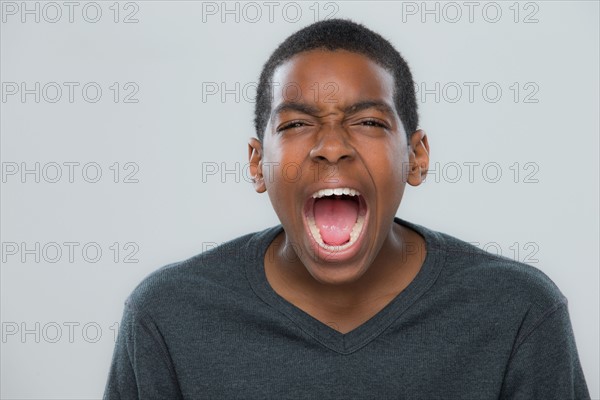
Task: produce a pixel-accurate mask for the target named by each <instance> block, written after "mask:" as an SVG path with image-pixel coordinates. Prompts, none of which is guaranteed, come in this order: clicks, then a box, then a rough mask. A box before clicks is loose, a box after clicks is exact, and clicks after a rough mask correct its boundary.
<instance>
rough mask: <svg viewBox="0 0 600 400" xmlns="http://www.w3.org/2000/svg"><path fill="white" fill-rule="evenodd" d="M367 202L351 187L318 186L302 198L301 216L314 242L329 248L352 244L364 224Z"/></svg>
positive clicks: (348, 246)
mask: <svg viewBox="0 0 600 400" xmlns="http://www.w3.org/2000/svg"><path fill="white" fill-rule="evenodd" d="M366 214H367V203H366V202H365V199H364V197H363V196H362V195H361V194H360V193H359V192H358V191H357V190H354V189H351V188H346V187H343V188H335V189H321V190H319V191H317V192H315V193H313V195H312V196H311V197H310V198H309V199H308V200H307V201H306V204H305V207H304V215H305V217H306V221H307V225H308V230H309V231H310V233H311V235H312V236H313V238H314V240H315V242H316V243H317V244H318V245H319V246H320V247H321V248H323V249H325V250H330V251H341V250H346V249H348V248H350V247H352V245H354V244H355V243H356V242H357V240H358V238H359V237H360V235H361V233H362V230H363V227H364V225H365V218H366Z"/></svg>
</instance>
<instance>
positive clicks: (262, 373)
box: [104, 218, 590, 400]
mask: <svg viewBox="0 0 600 400" xmlns="http://www.w3.org/2000/svg"><path fill="white" fill-rule="evenodd" d="M396 223H399V224H402V225H404V226H406V227H408V228H411V229H413V230H415V231H416V232H418V233H419V234H420V235H421V236H423V237H424V238H425V242H426V251H427V255H426V257H425V261H424V263H423V265H422V267H421V270H420V271H419V273H418V274H417V276H416V277H415V279H414V280H413V281H412V282H411V283H410V285H409V286H408V287H406V289H404V290H403V291H402V292H401V293H400V294H399V295H398V296H396V297H395V298H394V299H393V300H392V301H391V302H390V303H389V304H388V305H387V306H386V307H384V308H383V309H382V310H381V311H380V312H379V313H377V314H376V315H375V316H373V317H372V318H371V319H369V320H368V321H367V322H365V323H364V324H362V325H361V326H359V327H358V328H356V329H354V330H352V331H350V332H348V333H346V334H342V333H340V332H338V331H336V330H334V329H333V328H331V327H329V326H328V325H326V324H324V323H322V322H320V321H318V320H317V319H315V318H313V317H312V316H310V315H309V314H307V313H305V312H304V311H302V310H301V309H299V308H297V307H296V306H294V305H293V304H291V303H289V302H288V301H287V300H285V299H284V298H283V297H281V296H279V295H278V294H277V293H276V292H275V291H274V290H273V289H272V288H271V286H270V285H269V283H268V281H267V279H266V276H265V272H264V265H263V260H264V255H265V251H266V249H267V247H268V246H269V244H270V243H271V242H272V240H273V239H274V238H275V237H276V236H277V235H278V234H279V233H280V232H281V230H282V229H283V228H282V227H281V225H278V226H276V227H273V228H269V229H266V230H264V231H262V232H258V233H253V234H248V235H245V236H243V237H240V238H237V239H235V240H232V241H230V242H228V243H225V244H223V245H221V246H219V247H217V248H214V249H212V250H210V251H207V252H205V253H202V254H200V255H197V256H195V257H193V258H191V259H189V260H186V261H183V262H179V263H176V264H171V265H168V266H165V267H163V268H161V269H159V270H157V271H156V272H154V273H152V274H151V275H150V276H148V277H147V278H146V279H144V281H143V282H142V283H140V285H139V286H138V287H137V288H136V289H135V290H134V291H133V293H132V294H131V295H130V296H129V298H128V299H127V301H126V303H125V311H124V314H123V319H122V322H121V325H120V330H119V335H118V338H117V343H116V346H115V350H114V355H113V362H112V366H111V370H110V374H109V377H108V382H107V385H106V391H105V395H104V398H105V399H190V400H191V399H225V398H227V399H234V398H236V399H237V398H243V399H311V400H315V399H377V400H381V399H423V400H433V399H451V400H458V399H465V400H467V399H468V400H474V399H477V400H484V399H499V398H500V399H544V400H549V399H560V400H565V399H589V398H590V395H589V392H588V389H587V386H586V383H585V378H584V375H583V372H582V369H581V365H580V362H579V357H578V354H577V348H576V345H575V340H574V336H573V332H572V328H571V323H570V320H569V313H568V309H567V300H566V299H565V297H564V296H563V295H562V294H561V292H560V291H559V289H558V288H557V287H556V285H554V283H553V282H552V281H551V280H550V279H549V278H548V277H547V276H546V275H545V274H543V273H542V272H541V271H539V270H538V269H536V268H534V267H531V266H529V265H526V264H522V263H518V262H515V261H513V260H510V259H508V258H503V257H499V256H495V255H492V254H489V253H487V252H485V251H482V250H480V249H478V248H476V247H475V246H472V245H470V244H468V243H465V242H463V241H460V240H458V239H456V238H454V237H451V236H449V235H446V234H444V233H440V232H435V231H432V230H429V229H426V228H424V227H422V226H419V225H416V224H412V223H409V222H407V221H404V220H401V219H399V218H396Z"/></svg>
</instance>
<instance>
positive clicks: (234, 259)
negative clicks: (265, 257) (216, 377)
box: [125, 228, 274, 315]
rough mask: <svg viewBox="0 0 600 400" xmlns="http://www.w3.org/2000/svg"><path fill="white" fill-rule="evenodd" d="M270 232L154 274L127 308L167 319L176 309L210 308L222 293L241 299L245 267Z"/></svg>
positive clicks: (131, 297) (249, 236)
mask: <svg viewBox="0 0 600 400" xmlns="http://www.w3.org/2000/svg"><path fill="white" fill-rule="evenodd" d="M273 229H274V228H270V229H267V230H264V231H261V232H254V233H249V234H246V235H243V236H241V237H238V238H236V239H233V240H230V241H228V242H225V243H223V244H220V245H215V247H213V248H211V249H209V250H207V251H204V252H202V253H200V254H197V255H195V256H193V257H191V258H189V259H187V260H183V261H179V262H174V263H171V264H168V265H165V266H163V267H161V268H159V269H157V270H155V271H153V272H152V273H150V274H149V275H148V276H146V277H145V278H144V279H143V280H142V281H141V282H140V283H139V284H138V285H137V287H136V288H135V289H134V290H133V291H132V292H131V294H130V295H129V297H128V298H127V300H126V302H125V303H126V306H127V307H128V308H129V309H131V310H132V311H135V312H137V313H140V314H145V315H149V314H165V315H168V313H170V312H173V310H177V309H178V308H179V309H183V308H188V307H192V306H201V305H202V304H210V302H211V301H213V302H214V301H216V299H219V298H222V297H223V296H224V294H225V293H235V294H239V295H244V291H246V290H247V286H248V285H247V284H246V272H245V266H246V264H247V263H252V262H255V261H256V259H257V257H258V256H259V252H260V249H261V244H262V243H263V240H264V239H265V237H266V236H268V235H267V234H268V232H270V231H271V230H273Z"/></svg>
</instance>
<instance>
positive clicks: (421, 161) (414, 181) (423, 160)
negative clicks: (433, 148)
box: [408, 129, 429, 186]
mask: <svg viewBox="0 0 600 400" xmlns="http://www.w3.org/2000/svg"><path fill="white" fill-rule="evenodd" d="M408 151H409V155H408V157H409V164H410V171H409V173H408V184H409V185H411V186H419V185H420V184H421V183H422V182H423V181H424V180H425V177H426V176H427V171H428V170H429V142H428V140H427V135H426V134H425V131H423V130H422V129H419V130H417V131H415V132H414V133H413V134H412V135H411V137H410V139H409V144H408Z"/></svg>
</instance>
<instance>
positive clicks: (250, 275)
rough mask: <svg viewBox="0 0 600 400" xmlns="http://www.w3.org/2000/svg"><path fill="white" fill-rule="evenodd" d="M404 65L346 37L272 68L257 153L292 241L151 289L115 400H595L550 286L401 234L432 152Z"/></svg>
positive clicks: (276, 233)
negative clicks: (409, 190)
mask: <svg viewBox="0 0 600 400" xmlns="http://www.w3.org/2000/svg"><path fill="white" fill-rule="evenodd" d="M417 125H418V115H417V105H416V100H415V93H414V85H413V80H412V76H411V73H410V70H409V68H408V66H407V64H406V62H405V61H404V60H403V59H402V57H401V56H400V54H399V53H398V52H397V51H396V50H395V49H394V48H393V46H392V45H391V44H390V43H389V42H388V41H387V40H385V39H384V38H382V37H381V36H380V35H378V34H376V33H374V32H372V31H371V30H369V29H367V28H365V27H364V26H362V25H359V24H356V23H353V22H351V21H347V20H327V21H322V22H317V23H315V24H313V25H310V26H308V27H306V28H304V29H302V30H300V31H299V32H296V33H295V34H293V35H292V36H290V37H289V38H287V39H286V40H285V41H284V42H283V43H282V44H281V45H280V46H279V47H278V48H277V49H276V50H275V52H274V53H273V54H272V55H271V57H270V58H269V60H268V61H267V63H266V64H265V66H264V68H263V71H262V74H261V77H260V81H259V86H258V94H257V102H256V110H255V128H256V135H257V136H258V137H257V138H252V139H251V140H250V142H249V148H248V153H249V162H250V171H251V173H252V176H253V179H254V187H255V189H256V191H257V192H259V193H262V192H265V191H266V192H267V194H268V195H269V198H270V200H271V203H272V205H273V208H274V209H275V211H276V213H277V216H278V217H279V219H280V221H281V225H278V226H275V227H272V228H269V229H266V230H264V231H262V232H257V233H252V234H248V235H245V236H242V237H240V238H237V239H235V240H232V241H230V242H228V243H226V244H223V245H221V246H219V247H218V248H215V249H213V250H210V251H208V252H205V253H203V254H200V255H197V256H195V257H193V258H191V259H189V260H187V261H183V262H179V263H175V264H171V265H168V266H166V267H164V268H162V269H160V270H158V271H156V272H154V273H153V274H151V275H150V276H149V277H147V278H146V279H145V280H144V281H143V282H142V283H141V284H140V285H139V286H138V287H137V288H136V289H135V290H134V292H133V293H132V294H131V296H130V297H129V298H128V300H127V302H126V307H125V311H124V315H123V321H122V324H121V328H120V329H121V330H120V333H119V337H118V341H117V344H116V347H115V352H114V356H113V357H114V358H113V364H112V368H111V372H110V376H109V380H108V383H107V387H106V392H105V398H107V399H120V398H123V399H130V398H131V399H135V398H143V399H201V398H206V399H216V398H246V399H254V398H268V399H284V398H285V399H287V398H294V399H363V398H372V399H390V398H394V399H398V398H400V399H427V400H430V399H499V398H500V399H560V400H564V399H589V393H588V389H587V387H586V383H585V379H584V376H583V373H582V370H581V366H580V362H579V358H578V354H577V349H576V346H575V341H574V337H573V332H572V329H571V324H570V320H569V314H568V310H567V301H566V299H565V297H564V296H563V295H562V294H561V292H560V291H559V290H558V288H557V287H556V286H555V285H554V284H553V283H552V281H551V280H550V279H549V278H548V277H547V276H546V275H544V274H543V273H542V272H540V271H539V270H537V269H535V268H533V267H530V266H528V265H525V264H521V263H518V262H515V261H512V260H509V259H507V258H503V257H499V256H495V255H492V254H489V253H487V252H485V251H482V250H480V249H478V248H476V247H474V246H472V245H470V244H468V243H465V242H463V241H460V240H458V239H456V238H454V237H451V236H449V235H446V234H444V233H440V232H435V231H432V230H429V229H427V228H425V227H423V226H420V225H417V224H414V223H410V222H408V221H406V220H404V219H400V218H397V217H395V215H396V212H397V211H398V207H399V205H400V202H401V199H402V196H403V193H404V189H405V186H406V184H407V183H408V184H409V185H411V186H418V185H419V184H420V183H421V182H422V181H423V180H424V178H425V176H426V173H427V168H428V163H429V143H428V139H427V136H426V135H425V133H424V131H423V130H421V129H418V127H417Z"/></svg>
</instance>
